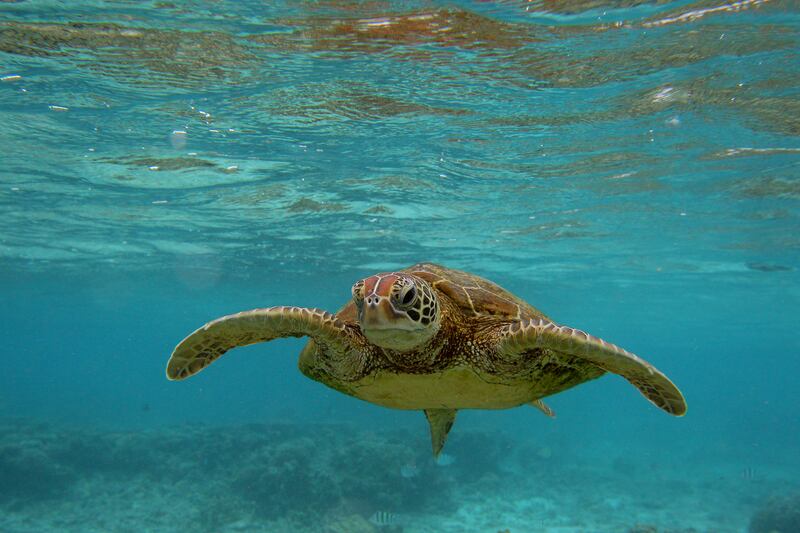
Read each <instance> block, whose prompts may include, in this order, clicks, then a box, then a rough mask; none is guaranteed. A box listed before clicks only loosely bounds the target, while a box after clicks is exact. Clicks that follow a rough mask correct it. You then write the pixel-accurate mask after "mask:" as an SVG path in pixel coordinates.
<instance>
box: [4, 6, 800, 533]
mask: <svg viewBox="0 0 800 533" xmlns="http://www.w3.org/2000/svg"><path fill="white" fill-rule="evenodd" d="M798 50H800V10H798V7H797V4H796V3H793V2H788V1H786V2H781V1H766V0H741V1H737V2H728V3H725V2H724V1H723V0H697V1H687V0H676V1H671V2H668V1H658V2H626V1H619V2H606V3H601V2H597V1H593V0H570V1H565V2H550V1H545V0H542V1H538V2H536V1H534V2H520V1H505V2H482V1H472V2H467V1H459V2H447V3H444V2H442V3H439V2H423V1H419V2H383V1H364V2H357V1H314V2H259V1H256V0H242V1H233V0H219V1H214V0H192V1H190V0H187V1H180V0H176V1H173V2H154V1H148V2H128V1H124V0H116V1H91V2H81V3H77V2H56V1H35V0H23V1H16V2H15V1H11V2H8V1H6V2H0V161H2V164H1V165H0V338H2V339H3V342H2V344H1V346H2V348H0V530H1V531H7V532H14V533H17V532H43V531H76V532H83V531H103V532H112V531H154V532H155V531H159V532H160V531H170V532H171V531H186V532H201V531H208V532H217V531H220V532H222V531H330V532H333V531H343V532H345V531H353V532H355V531H365V532H368V531H378V532H389V531H405V532H417V531H420V532H421V531H426V532H430V531H443V532H444V531H448V532H449V531H476V532H478V531H480V532H483V531H486V532H490V533H495V532H497V531H506V530H508V531H513V532H515V533H516V532H520V531H553V532H556V531H557V532H561V533H567V532H603V533H605V532H634V531H638V532H645V531H649V532H656V531H657V532H661V533H663V532H673V533H674V532H678V531H681V532H688V531H695V532H700V531H702V532H728V531H751V532H754V533H761V532H762V531H763V532H765V533H766V532H768V531H781V532H782V533H790V532H797V531H800V518H798V517H797V514H796V509H797V508H800V503H798V502H800V499H798V497H797V496H795V495H796V494H797V493H800V415H798V412H799V411H800V410H799V409H798V407H800V401H798V396H797V391H796V388H797V387H796V384H797V381H798V376H800V359H798V353H800V340H798V336H797V326H798V324H800V320H799V319H800V270H799V269H800V260H799V259H800V254H799V251H800V181H798V170H799V169H800V138H799V137H798V136H800V91H799V90H798V88H799V87H800V55H798ZM420 261H433V262H436V263H440V264H443V265H447V266H449V267H452V268H458V269H463V270H467V271H470V272H473V273H475V274H478V275H481V276H484V277H486V278H489V279H491V280H493V281H495V282H497V283H499V284H500V285H502V286H503V287H505V288H507V289H509V290H511V291H512V292H514V293H515V294H517V295H518V296H520V297H522V298H524V299H526V300H527V301H529V302H530V303H531V304H533V305H534V306H536V307H537V308H539V309H541V310H543V311H544V312H545V313H547V314H548V315H549V316H551V317H553V318H554V319H555V320H557V321H558V322H561V323H564V324H567V325H570V326H573V327H577V328H581V329H583V330H586V331H588V332H590V333H592V334H594V335H597V336H601V337H603V338H604V339H607V340H608V341H611V342H614V343H616V344H619V345H620V346H623V347H625V348H626V349H629V350H631V351H633V352H635V353H637V354H639V355H641V356H642V357H644V358H646V359H647V360H648V361H650V362H652V363H653V364H654V365H656V366H657V367H658V368H659V369H660V370H662V371H663V372H665V373H666V374H667V375H668V376H669V377H670V378H671V379H672V380H673V381H674V382H675V383H676V384H677V385H678V386H679V387H680V388H681V390H682V391H683V393H684V394H685V396H686V399H687V402H688V404H689V411H688V414H687V415H686V416H685V417H682V418H675V417H670V416H669V415H667V414H665V413H663V412H661V411H659V410H658V409H656V408H655V407H653V406H652V405H651V404H649V403H647V402H646V401H644V400H643V399H642V397H641V396H640V395H639V394H638V392H637V391H636V390H635V389H634V388H633V387H631V386H630V385H629V384H628V383H627V382H626V381H624V380H623V379H621V378H619V377H618V376H614V375H607V376H604V377H602V378H600V379H599V380H596V381H592V382H589V383H585V384H583V385H581V386H579V387H577V388H575V389H572V390H569V391H566V392H564V393H562V394H559V395H556V396H553V397H550V398H547V399H546V401H547V403H548V405H550V406H551V407H552V408H553V409H554V411H555V412H556V414H557V417H556V419H555V420H550V419H547V418H546V417H544V416H542V414H541V413H540V412H538V411H537V410H535V409H531V408H529V407H520V408H518V409H513V410H507V411H463V412H461V413H460V414H459V416H458V420H457V422H456V424H455V426H454V428H453V431H452V433H451V437H450V440H449V442H448V444H447V446H446V448H445V452H446V453H447V454H448V455H447V457H448V460H447V461H444V463H439V464H437V463H433V462H432V459H431V457H430V441H429V436H428V427H427V423H426V421H425V418H424V416H423V415H422V414H421V413H419V412H414V411H392V410H388V409H384V408H381V407H378V406H374V405H371V404H368V403H365V402H362V401H360V400H357V399H354V398H351V397H348V396H345V395H342V394H340V393H338V392H336V391H334V390H332V389H328V388H326V387H324V386H323V385H321V384H319V383H316V382H313V381H311V380H309V379H308V378H306V377H304V376H303V375H301V374H300V373H299V372H298V371H297V354H298V353H299V351H300V350H301V349H302V347H303V345H304V342H305V341H304V340H303V339H294V338H292V339H282V340H276V341H273V342H271V343H266V344H259V345H255V346H251V347H247V348H240V349H237V350H236V351H235V352H232V353H230V354H228V355H226V356H224V357H223V358H221V359H220V360H219V361H218V362H216V363H215V364H214V365H213V366H212V367H210V368H209V369H206V370H205V371H203V372H202V373H201V374H199V375H198V376H195V377H193V378H192V379H189V380H187V381H184V382H178V383H175V382H169V381H167V380H166V378H165V376H164V368H165V365H166V361H167V359H168V357H169V355H170V353H171V351H172V349H173V348H174V347H175V345H176V344H177V343H178V342H179V341H180V340H181V339H183V338H184V337H185V336H186V335H187V334H188V333H190V332H191V331H193V330H194V329H195V328H197V327H199V326H200V325H202V324H203V323H205V322H206V321H209V320H211V319H214V318H216V317H218V316H222V315H225V314H229V313H233V312H237V311H240V310H246V309H251V308H256V307H267V306H272V305H298V306H311V307H321V308H323V309H327V310H329V311H331V312H334V311H336V310H337V309H338V308H339V307H341V305H343V304H344V303H345V302H347V300H348V299H349V298H350V286H351V285H352V283H353V282H354V281H356V280H358V279H360V278H363V277H365V276H368V275H370V274H373V273H376V272H381V271H387V270H395V269H399V268H403V267H406V266H409V265H411V264H414V263H417V262H420ZM792 498H794V499H792ZM375 513H378V515H376V514H375ZM381 513H383V514H381ZM381 516H384V517H385V516H389V517H392V518H391V519H387V520H386V521H383V522H382V519H381Z"/></svg>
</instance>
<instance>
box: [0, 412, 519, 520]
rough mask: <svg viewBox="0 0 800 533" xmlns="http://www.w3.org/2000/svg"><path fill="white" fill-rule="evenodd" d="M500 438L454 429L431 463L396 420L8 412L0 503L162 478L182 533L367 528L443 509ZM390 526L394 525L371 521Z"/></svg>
mask: <svg viewBox="0 0 800 533" xmlns="http://www.w3.org/2000/svg"><path fill="white" fill-rule="evenodd" d="M508 445H509V444H508V441H506V440H505V439H503V438H499V437H498V436H497V435H495V434H491V435H490V434H485V433H481V432H471V431H468V430H463V431H461V432H459V433H458V434H456V435H454V436H453V438H452V442H449V443H448V452H447V453H448V454H452V455H451V456H450V457H449V459H450V460H449V461H445V462H442V461H439V462H438V463H437V462H435V461H434V460H433V458H432V456H431V452H430V443H429V441H428V439H427V435H425V434H424V433H412V432H409V431H406V430H387V431H371V430H368V429H365V428H359V427H357V426H352V427H351V426H345V425H321V426H312V425H288V424H272V425H250V426H238V427H222V428H209V427H202V426H182V427H172V428H169V429H163V430H148V431H139V432H101V431H96V430H87V429H81V428H61V427H56V426H51V425H47V424H40V425H34V424H30V423H27V422H24V421H13V422H11V423H8V424H2V423H0V506H2V507H4V508H7V509H11V508H16V507H18V506H19V505H35V504H37V503H39V502H41V501H43V500H47V499H52V498H59V497H62V498H63V500H65V501H66V500H69V499H71V498H73V497H79V496H76V495H75V494H77V495H79V494H82V493H86V491H89V492H91V490H93V489H92V487H95V486H98V485H104V484H112V485H114V484H119V486H121V487H124V490H125V491H127V492H126V495H127V496H125V497H129V496H130V494H135V493H138V492H139V491H144V492H149V491H152V490H156V491H158V490H160V488H161V487H165V486H168V485H169V486H180V487H182V488H181V491H182V495H183V496H182V499H181V503H180V505H181V507H182V508H185V510H184V512H183V514H182V516H183V519H184V520H186V521H187V524H189V525H187V528H188V529H187V531H188V530H190V529H192V528H197V529H198V530H203V531H219V530H223V529H226V528H228V526H229V525H230V524H249V523H251V522H252V523H255V522H275V523H278V522H281V521H282V522H281V523H283V522H285V523H286V524H291V527H290V528H289V529H290V530H293V531H295V530H296V531H301V530H303V531H305V530H309V531H320V530H321V529H320V528H322V527H323V526H331V527H332V528H334V530H335V529H336V528H339V529H340V530H343V531H345V530H346V531H362V530H363V531H364V532H369V531H372V530H375V529H376V527H375V526H374V525H373V524H371V523H370V522H369V520H368V518H369V517H370V516H372V515H373V513H375V512H376V511H380V512H385V513H388V514H390V515H398V516H404V515H407V514H415V513H420V512H426V511H434V512H436V513H447V512H448V511H452V510H454V509H455V508H456V507H457V504H458V501H456V494H457V493H458V491H459V490H469V489H468V487H469V486H470V485H472V484H475V485H476V486H478V485H480V486H485V484H486V483H487V479H488V477H487V476H494V477H495V478H496V477H497V473H496V472H497V463H496V461H497V459H498V458H499V457H500V456H501V454H502V450H504V449H506V448H507V447H508ZM510 481H511V480H509V479H503V480H499V481H497V483H509V482H510ZM497 483H496V484H495V485H489V486H492V487H494V486H497ZM481 484H483V485H481ZM73 487H74V488H75V489H74V490H75V494H73V493H72V491H71V489H72V488H73ZM0 510H2V509H0ZM163 512H168V513H169V512H172V511H171V510H168V511H163ZM190 526H191V527H190ZM231 527H232V526H231ZM287 527H288V526H287ZM392 528H395V530H398V531H399V530H400V529H402V527H400V526H394V525H391V526H382V529H381V528H377V529H380V531H382V532H385V533H390V532H391V530H392ZM0 529H1V528H0Z"/></svg>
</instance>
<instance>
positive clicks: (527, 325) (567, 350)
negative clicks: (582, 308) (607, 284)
mask: <svg viewBox="0 0 800 533" xmlns="http://www.w3.org/2000/svg"><path fill="white" fill-rule="evenodd" d="M535 348H545V349H549V350H552V351H554V352H559V353H563V354H567V355H570V356H573V357H578V358H581V359H584V360H586V361H588V362H590V363H592V364H594V365H596V366H598V367H600V368H602V369H603V370H607V371H609V372H613V373H614V374H619V375H620V376H622V377H623V378H625V379H627V380H628V381H629V382H630V383H631V384H633V385H634V386H635V387H636V388H637V389H639V391H640V392H641V393H642V394H643V395H644V396H645V398H647V399H648V400H650V401H651V402H652V403H654V404H655V405H656V406H658V407H660V408H661V409H663V410H664V411H666V412H668V413H670V414H672V415H676V416H683V415H684V414H686V400H684V398H683V395H682V394H681V391H680V390H678V387H676V386H675V384H674V383H672V382H671V381H670V380H669V378H667V376H665V375H664V374H662V373H661V372H659V371H658V370H657V369H656V368H655V367H654V366H653V365H651V364H650V363H648V362H647V361H645V360H644V359H641V358H639V357H637V356H636V355H634V354H632V353H630V352H628V351H627V350H623V349H622V348H620V347H619V346H615V345H613V344H611V343H608V342H606V341H604V340H603V339H600V338H597V337H594V336H592V335H589V334H588V333H585V332H583V331H581V330H579V329H574V328H570V327H567V326H560V325H558V324H554V323H552V322H550V321H548V320H544V319H540V318H533V319H529V320H521V321H518V322H513V323H511V324H509V325H507V326H505V327H504V329H503V333H502V336H501V339H500V344H499V346H498V347H497V349H498V351H499V352H500V353H502V354H505V355H507V356H510V357H515V356H517V355H519V354H522V353H524V352H526V351H529V350H533V349H535Z"/></svg>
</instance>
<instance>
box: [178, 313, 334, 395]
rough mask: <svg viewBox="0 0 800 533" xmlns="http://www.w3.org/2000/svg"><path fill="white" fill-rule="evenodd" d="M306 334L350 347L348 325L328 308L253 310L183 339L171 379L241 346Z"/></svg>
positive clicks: (222, 319) (188, 372)
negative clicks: (346, 330)
mask: <svg viewBox="0 0 800 533" xmlns="http://www.w3.org/2000/svg"><path fill="white" fill-rule="evenodd" d="M305 336H308V337H311V338H313V339H314V340H315V341H317V342H318V343H319V344H324V345H328V346H335V347H337V348H339V349H340V350H342V351H345V350H346V347H345V346H344V345H345V344H347V336H346V334H345V325H344V323H343V322H342V321H341V320H339V319H338V318H336V315H332V314H331V313H328V312H327V311H323V310H322V309H313V308H306V307H286V306H280V307H269V308H267V309H253V310H252V311H243V312H241V313H236V314H235V315H228V316H224V317H222V318H218V319H216V320H214V321H212V322H209V323H208V324H206V325H205V326H203V327H201V328H200V329H198V330H197V331H195V332H194V333H192V334H191V335H189V336H188V337H186V338H185V339H183V340H182V341H181V343H180V344H178V346H176V347H175V350H174V351H173V352H172V356H171V357H170V358H169V362H168V363H167V378H168V379H171V380H180V379H184V378H187V377H189V376H191V375H194V374H196V373H198V372H200V371H201V370H202V369H204V368H205V367H207V366H208V365H209V364H211V363H212V362H214V361H215V360H216V359H217V358H219V356H221V355H222V354H224V353H225V352H227V351H228V350H230V349H232V348H236V347H237V346H247V345H249V344H256V343H258V342H267V341H271V340H273V339H277V338H279V337H305Z"/></svg>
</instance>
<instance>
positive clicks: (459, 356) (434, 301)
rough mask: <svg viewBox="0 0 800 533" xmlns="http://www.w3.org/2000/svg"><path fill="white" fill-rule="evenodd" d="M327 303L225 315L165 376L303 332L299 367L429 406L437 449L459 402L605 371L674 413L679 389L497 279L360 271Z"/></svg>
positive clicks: (399, 402) (681, 408)
mask: <svg viewBox="0 0 800 533" xmlns="http://www.w3.org/2000/svg"><path fill="white" fill-rule="evenodd" d="M352 292H353V299H352V300H351V301H350V302H348V303H347V304H346V305H345V306H344V307H342V308H341V309H340V310H339V312H337V313H336V314H335V315H334V314H331V313H328V312H326V311H323V310H321V309H309V308H301V307H272V308H267V309H255V310H253V311H247V312H243V313H238V314H236V315H229V316H226V317H222V318H220V319H217V320H215V321H213V322H210V323H208V324H206V325H205V326H203V327H202V328H200V329H199V330H197V331H196V332H194V333H193V334H192V335H190V336H189V337H187V338H186V339H185V340H184V341H183V342H182V343H181V344H179V345H178V347H177V348H176V349H175V351H174V352H173V354H172V357H171V358H170V361H169V364H168V367H167V376H168V377H169V378H170V379H183V378H186V377H188V376H190V375H192V374H194V373H196V372H199V371H200V370H202V369H203V368H205V367H206V366H208V364H210V363H211V362H213V361H214V360H215V359H217V358H218V357H219V356H220V355H222V354H223V353H225V352H226V351H227V350H229V349H231V348H233V347H236V346H244V345H248V344H253V343H257V342H265V341H269V340H272V339H275V338H278V337H289V336H295V337H301V336H309V337H311V340H310V341H309V342H308V344H307V345H306V347H305V348H304V349H303V351H302V352H301V354H300V359H299V367H300V370H301V372H303V373H304V374H305V375H306V376H308V377H310V378H311V379H314V380H316V381H319V382H321V383H324V384H325V385H328V386H329V387H332V388H334V389H336V390H338V391H340V392H343V393H345V394H348V395H351V396H355V397H357V398H360V399H363V400H366V401H369V402H372V403H376V404H379V405H383V406H386V407H392V408H399V409H419V410H423V411H425V414H426V415H427V417H428V420H429V422H430V424H431V430H432V439H433V446H434V453H438V452H439V451H440V450H441V447H442V446H443V444H444V440H445V439H446V436H447V432H448V431H449V428H450V427H451V426H452V423H453V420H454V417H455V413H456V411H457V410H458V409H465V408H481V409H504V408H509V407H515V406H518V405H522V404H526V403H530V404H532V405H534V406H536V407H538V408H540V409H542V410H543V411H544V412H545V413H547V414H551V415H552V411H550V410H549V408H547V406H545V405H544V404H543V403H541V398H544V397H546V396H549V395H552V394H556V393H558V392H561V391H564V390H566V389H569V388H570V387H573V386H575V385H578V384H580V383H583V382H584V381H588V380H591V379H595V378H597V377H600V376H601V375H603V374H604V373H606V372H607V371H611V372H614V373H617V374H620V375H622V376H623V377H625V378H626V379H627V380H628V381H629V382H631V383H632V384H633V385H634V386H636V387H637V388H638V389H639V390H640V391H641V392H642V393H643V394H644V395H645V396H646V397H647V399H649V400H650V401H651V402H653V403H654V404H656V405H657V406H658V407H660V408H661V409H663V410H665V411H667V412H669V413H671V414H674V415H682V414H684V413H685V411H686V404H685V401H684V400H683V397H682V395H681V394H680V391H679V390H678V389H677V388H676V387H675V386H674V385H673V384H672V382H670V381H669V379H667V378H666V376H664V375H663V374H661V373H660V372H659V371H658V370H656V369H655V368H654V367H653V366H651V365H650V364H649V363H647V362H645V361H644V360H642V359H640V358H638V357H637V356H635V355H633V354H631V353H630V352H627V351H625V350H623V349H622V348H619V347H617V346H615V345H613V344H610V343H607V342H605V341H603V340H602V339H599V338H597V337H594V336H592V335H589V334H587V333H584V332H583V331H580V330H577V329H573V328H570V327H567V326H561V325H557V324H555V323H554V322H553V321H552V320H550V319H549V318H548V317H547V316H545V315H544V314H543V313H542V312H541V311H539V310H538V309H536V308H534V307H532V306H531V305H529V304H528V303H526V302H524V301H523V300H521V299H519V298H517V297H516V296H514V295H513V294H511V293H510V292H508V291H506V290H505V289H503V288H501V287H500V286H498V285H496V284H494V283H492V282H490V281H488V280H486V279H483V278H480V277H478V276H475V275H473V274H469V273H466V272H462V271H458V270H452V269H448V268H445V267H442V266H439V265H435V264H431V263H420V264H417V265H414V266H411V267H409V268H406V269H403V270H400V271H397V272H387V273H382V274H376V275H374V276H370V277H368V278H364V279H363V280H360V281H358V282H356V284H355V285H353V288H352Z"/></svg>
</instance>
